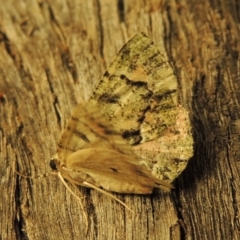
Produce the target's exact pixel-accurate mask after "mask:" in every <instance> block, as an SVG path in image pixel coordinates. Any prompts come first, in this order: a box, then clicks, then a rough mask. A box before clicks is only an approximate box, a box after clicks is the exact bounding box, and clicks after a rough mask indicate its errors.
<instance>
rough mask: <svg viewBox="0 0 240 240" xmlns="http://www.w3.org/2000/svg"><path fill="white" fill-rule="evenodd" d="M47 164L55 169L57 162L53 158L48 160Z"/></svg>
mask: <svg viewBox="0 0 240 240" xmlns="http://www.w3.org/2000/svg"><path fill="white" fill-rule="evenodd" d="M49 165H50V167H51V169H52V170H57V164H56V161H55V160H54V159H52V160H50V162H49Z"/></svg>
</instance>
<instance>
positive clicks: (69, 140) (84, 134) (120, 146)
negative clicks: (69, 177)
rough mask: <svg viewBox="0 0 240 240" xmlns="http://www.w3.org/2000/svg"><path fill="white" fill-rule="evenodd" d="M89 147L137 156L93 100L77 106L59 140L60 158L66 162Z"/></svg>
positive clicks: (58, 150) (62, 161)
mask: <svg viewBox="0 0 240 240" xmlns="http://www.w3.org/2000/svg"><path fill="white" fill-rule="evenodd" d="M88 148H105V149H112V150H114V151H117V152H120V153H124V154H127V155H132V156H134V157H135V155H134V154H133V152H132V150H131V147H130V146H129V144H128V143H127V142H126V141H125V140H124V139H123V138H122V136H121V135H120V134H119V133H118V132H116V130H115V129H114V128H113V127H112V126H111V125H110V124H109V122H108V121H107V120H106V118H105V117H104V116H103V115H102V114H101V112H100V111H99V107H97V106H96V105H95V104H94V103H93V102H84V103H81V104H79V105H78V106H77V107H76V108H75V110H74V112H73V114H72V115H71V118H70V119H69V121H68V123H67V126H66V128H65V130H64V131H63V133H62V135H61V137H60V140H59V142H58V148H57V153H58V158H59V160H60V162H61V163H63V164H66V159H67V158H68V156H69V155H70V154H72V153H73V152H76V151H78V150H81V149H88Z"/></svg>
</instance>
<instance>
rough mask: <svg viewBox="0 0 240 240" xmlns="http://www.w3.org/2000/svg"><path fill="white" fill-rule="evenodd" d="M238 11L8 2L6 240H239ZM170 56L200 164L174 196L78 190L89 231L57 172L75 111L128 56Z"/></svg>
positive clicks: (205, 0)
mask: <svg viewBox="0 0 240 240" xmlns="http://www.w3.org/2000/svg"><path fill="white" fill-rule="evenodd" d="M237 4H238V3H237V2H236V1H231V0H229V1H223V0H218V1H211V0H202V1H199V2H198V3H196V2H193V1H190V0H189V1H187V0H185V1H184V0H182V1H174V0H170V1H166V2H163V1H160V0H152V1H141V0H139V1H121V0H119V1H110V0H104V1H92V0H90V1H76V0H73V1H51V2H50V1H45V0H42V1H30V0H25V1H23V0H20V1H14V0H11V1H4V2H2V4H1V8H0V16H1V21H0V36H1V38H0V39H1V44H0V176H1V177H0V178H1V181H0V189H1V193H2V195H1V198H0V215H1V221H0V229H1V239H4V240H5V239H34V240H35V239H58V240H61V239H117V240H118V239H138V240H141V239H163V240H165V239H166V240H167V239H174V240H175V239H240V237H239V230H240V224H239V215H240V214H239V201H240V195H239V189H240V184H239V183H240V179H239V169H240V166H239V156H240V155H239V152H240V151H239V147H240V145H239V129H240V128H239V126H240V123H239V113H240V111H239V108H240V107H239V98H240V93H239V49H240V48H239V43H240V41H239V40H240V39H239V38H240V37H239V36H240V34H239V29H238V25H239V12H238V6H237ZM141 31H143V32H145V33H146V34H148V35H149V36H150V37H152V38H153V40H154V42H155V43H157V44H158V45H161V46H163V47H165V49H166V54H167V56H168V57H169V58H170V59H171V64H172V66H173V68H174V70H175V73H176V76H177V79H178V84H179V102H180V103H181V104H182V105H183V106H184V107H185V108H187V109H188V110H189V111H190V113H191V120H192V124H193V127H194V140H195V152H194V157H193V158H192V159H191V161H190V162H189V164H188V167H187V169H186V170H185V171H184V173H183V174H182V175H181V176H180V177H179V178H178V180H177V181H175V190H174V191H173V192H172V194H170V195H169V194H165V193H161V192H156V193H155V194H154V195H153V196H152V197H146V196H132V195H121V194H116V196H117V197H119V198H120V199H121V200H123V201H124V202H125V203H126V204H127V205H128V206H129V207H130V208H132V209H133V210H134V211H135V212H136V213H137V216H135V215H132V214H131V213H130V212H128V211H127V210H126V209H124V208H123V207H122V206H121V205H120V204H118V203H117V202H115V201H112V200H111V199H109V198H108V197H106V196H103V195H102V194H100V193H98V192H96V191H94V190H87V189H82V190H81V191H82V192H83V194H84V196H86V198H85V203H86V204H85V206H86V209H87V213H88V216H89V219H90V230H89V233H88V235H87V236H85V220H84V217H83V214H82V210H81V207H80V206H79V204H78V202H77V201H76V199H75V198H74V197H72V196H71V195H70V194H69V193H68V191H67V190H66V189H65V187H64V186H63V185H62V184H61V183H60V181H59V180H58V179H57V178H54V177H49V178H43V179H39V180H32V179H27V180H26V179H23V178H19V176H17V175H16V174H15V172H14V170H15V169H17V170H18V171H20V172H24V173H26V174H31V175H36V174H42V173H45V172H47V171H50V167H49V166H48V164H49V159H50V158H51V156H52V154H53V153H55V151H56V146H57V140H58V138H59V136H60V133H61V130H62V129H63V127H64V125H65V122H66V120H67V118H68V117H69V116H70V112H71V111H72V109H73V107H74V106H75V105H76V104H77V103H79V102H81V101H82V100H87V99H88V98H89V96H90V95H91V93H92V91H93V89H94V87H95V86H96V84H97V83H98V81H99V80H100V78H101V75H102V74H103V73H104V70H105V69H106V67H107V66H108V65H109V63H110V61H111V60H112V58H113V57H114V56H115V55H116V53H117V51H118V50H119V49H120V48H121V47H122V45H123V44H124V43H125V42H126V41H127V40H128V39H129V38H130V37H132V36H133V35H135V34H136V33H138V32H141Z"/></svg>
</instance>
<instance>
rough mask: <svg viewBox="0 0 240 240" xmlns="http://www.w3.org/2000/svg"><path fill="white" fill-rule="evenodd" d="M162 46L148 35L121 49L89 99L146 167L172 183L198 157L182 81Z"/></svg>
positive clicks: (138, 36) (139, 35)
mask: <svg viewBox="0 0 240 240" xmlns="http://www.w3.org/2000/svg"><path fill="white" fill-rule="evenodd" d="M162 52H163V51H161V50H160V49H159V47H158V46H157V45H156V44H154V43H153V41H152V40H151V39H150V38H149V37H148V36H146V35H145V34H144V33H139V34H136V35H135V36H134V37H133V38H132V39H130V40H129V41H128V42H127V43H126V44H125V45H124V46H123V47H122V49H121V50H120V51H119V53H118V54H117V56H116V57H115V58H114V60H113V61H112V63H111V64H110V66H109V68H108V70H107V71H106V72H105V74H104V75H103V77H102V79H101V80H100V82H99V84H98V86H97V87H96V89H95V91H94V93H93V95H92V97H91V99H90V101H91V100H92V101H96V102H97V104H98V106H99V109H100V110H101V112H102V114H104V116H105V117H106V118H107V119H108V120H109V122H110V123H111V124H112V125H113V127H114V128H115V129H116V131H117V132H118V133H120V134H121V135H122V137H123V138H124V139H126V140H127V141H128V143H129V144H130V145H131V146H132V149H133V151H134V153H135V154H136V155H137V156H138V158H139V160H140V161H141V164H142V165H144V166H146V167H148V168H149V169H150V170H151V172H152V173H153V174H154V175H155V176H156V177H157V178H159V179H164V180H166V181H168V182H172V181H173V180H174V179H175V178H176V177H177V176H178V175H179V174H180V173H181V172H182V171H183V169H185V167H186V165H187V162H188V159H189V158H190V157H191V156H192V155H193V137H192V133H191V125H190V119H189V115H188V111H187V110H186V109H185V108H183V107H182V106H181V105H180V104H179V102H178V91H177V89H178V83H177V79H176V76H175V74H174V72H173V69H172V67H171V65H170V63H169V61H168V60H167V58H166V57H165V56H164V55H163V53H162Z"/></svg>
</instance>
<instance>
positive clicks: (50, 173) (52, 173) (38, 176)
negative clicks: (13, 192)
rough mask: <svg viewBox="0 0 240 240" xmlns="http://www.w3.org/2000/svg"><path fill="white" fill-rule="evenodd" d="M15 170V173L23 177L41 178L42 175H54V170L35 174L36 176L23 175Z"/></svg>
mask: <svg viewBox="0 0 240 240" xmlns="http://www.w3.org/2000/svg"><path fill="white" fill-rule="evenodd" d="M15 172H16V174H17V175H19V176H21V177H24V178H43V177H47V176H49V175H56V172H48V173H44V174H41V175H37V176H31V175H24V174H22V173H20V172H18V171H17V170H15Z"/></svg>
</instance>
